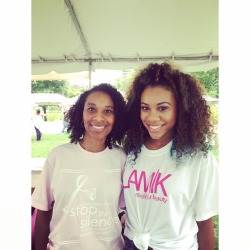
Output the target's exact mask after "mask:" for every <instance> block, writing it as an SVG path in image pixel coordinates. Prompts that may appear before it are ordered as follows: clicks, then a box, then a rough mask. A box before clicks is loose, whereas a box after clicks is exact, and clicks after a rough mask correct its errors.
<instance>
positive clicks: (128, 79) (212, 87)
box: [115, 68, 219, 98]
mask: <svg viewBox="0 0 250 250" xmlns="http://www.w3.org/2000/svg"><path fill="white" fill-rule="evenodd" d="M136 73H137V71H135V70H132V71H129V72H128V73H127V74H126V75H125V76H123V77H121V78H119V79H118V80H117V81H116V84H115V86H116V88H118V89H119V90H121V91H123V92H126V90H127V88H128V86H129V85H130V84H131V83H132V81H133V78H134V76H135V74H136ZM190 75H192V76H194V77H195V78H196V79H198V80H199V82H200V83H201V84H202V85H204V87H205V89H206V92H207V95H209V96H211V97H214V98H219V68H215V69H212V70H210V71H206V72H205V71H201V72H193V73H190Z"/></svg>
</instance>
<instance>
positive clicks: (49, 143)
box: [31, 133, 70, 158]
mask: <svg viewBox="0 0 250 250" xmlns="http://www.w3.org/2000/svg"><path fill="white" fill-rule="evenodd" d="M69 141H70V140H69V134H67V133H64V134H43V135H42V140H41V141H36V137H35V136H32V137H31V157H32V158H46V157H47V154H48V153H49V152H50V150H51V149H53V148H54V147H56V146H58V145H60V144H63V143H66V142H69Z"/></svg>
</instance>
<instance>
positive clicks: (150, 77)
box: [124, 62, 213, 161]
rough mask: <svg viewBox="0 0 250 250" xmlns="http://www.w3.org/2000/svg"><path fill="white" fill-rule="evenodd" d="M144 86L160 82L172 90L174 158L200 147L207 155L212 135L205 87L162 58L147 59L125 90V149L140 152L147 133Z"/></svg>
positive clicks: (193, 151) (133, 152) (136, 153)
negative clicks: (142, 114) (142, 112)
mask: <svg viewBox="0 0 250 250" xmlns="http://www.w3.org/2000/svg"><path fill="white" fill-rule="evenodd" d="M147 86H152V87H154V86H162V87H164V88H166V89H167V90H169V91H171V92H172V93H173V95H174V98H175V100H176V104H177V122H176V125H175V129H174V138H173V144H172V148H171V155H172V153H173V151H174V150H175V151H176V159H177V160H178V159H180V158H181V157H182V156H184V155H187V154H192V153H195V152H198V151H202V152H203V153H204V155H207V152H208V149H209V148H210V145H209V140H210V139H211V137H212V135H213V126H212V122H211V119H210V116H211V112H210V107H209V106H208V105H207V102H206V100H205V98H204V96H203V95H204V94H205V89H204V88H203V86H202V85H201V84H200V83H199V82H198V80H196V79H195V78H194V77H192V76H191V75H189V74H185V73H183V72H181V71H180V70H178V69H177V68H175V67H174V65H171V64H170V63H167V62H164V63H161V64H158V63H150V64H148V65H147V66H146V67H145V68H144V69H142V70H140V71H139V73H138V74H137V75H136V76H135V78H134V80H133V82H132V84H131V86H130V87H129V89H128V93H127V101H128V102H127V115H128V120H127V123H128V131H127V136H126V139H125V143H124V148H125V151H126V153H130V154H131V155H132V154H134V156H135V158H134V161H135V160H136V158H137V157H138V154H139V153H140V152H141V146H142V144H143V143H144V142H145V140H146V139H147V138H148V137H149V133H148V131H147V129H146V128H145V127H144V126H143V124H142V121H141V119H140V107H141V95H142V92H143V91H144V89H145V88H146V87H147Z"/></svg>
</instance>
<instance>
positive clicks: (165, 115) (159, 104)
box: [141, 86, 177, 147]
mask: <svg viewBox="0 0 250 250" xmlns="http://www.w3.org/2000/svg"><path fill="white" fill-rule="evenodd" d="M176 119H177V108H176V101H175V98H174V95H173V93H172V92H171V91H169V90H167V89H166V88H164V87H161V86H156V87H151V86H148V87H146V88H145V90H144V91H143V92H142V95H141V120H142V123H143V125H144V126H145V128H146V129H147V131H148V133H149V135H150V138H149V141H150V143H151V144H152V143H153V144H155V145H156V144H157V145H158V146H159V145H160V147H162V146H165V145H166V144H167V143H169V142H170V141H171V140H172V139H173V136H174V126H175V124H176Z"/></svg>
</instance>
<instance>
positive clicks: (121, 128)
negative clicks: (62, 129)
mask: <svg viewBox="0 0 250 250" xmlns="http://www.w3.org/2000/svg"><path fill="white" fill-rule="evenodd" d="M96 91H100V92H103V93H106V94H108V95H109V96H110V97H111V99H112V101H113V103H114V116H115V122H114V125H113V128H112V130H111V132H110V133H109V135H108V136H107V138H106V146H108V147H109V148H110V149H111V148H112V147H111V144H116V145H121V144H122V143H123V140H124V135H125V132H126V102H125V100H124V98H123V96H122V94H121V93H120V92H119V91H118V90H117V89H116V88H115V87H113V86H112V85H110V84H108V83H101V84H99V85H96V86H94V87H93V88H91V89H89V90H87V91H85V92H84V93H82V94H81V95H80V96H79V98H78V100H77V101H76V103H75V104H74V105H73V106H72V107H71V108H70V109H69V111H68V112H67V114H66V118H67V119H68V120H69V126H68V129H67V132H68V133H70V136H69V138H70V142H71V143H77V142H78V141H79V140H80V139H82V138H83V137H84V134H85V128H84V126H83V125H82V124H83V110H84V106H85V102H86V100H87V97H88V96H89V94H91V93H93V92H96Z"/></svg>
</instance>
